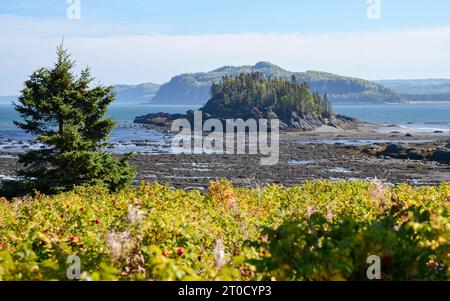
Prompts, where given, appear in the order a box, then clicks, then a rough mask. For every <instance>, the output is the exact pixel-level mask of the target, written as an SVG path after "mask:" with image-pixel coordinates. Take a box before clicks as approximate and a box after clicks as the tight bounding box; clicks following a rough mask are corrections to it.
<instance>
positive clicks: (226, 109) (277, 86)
mask: <svg viewBox="0 0 450 301" xmlns="http://www.w3.org/2000/svg"><path fill="white" fill-rule="evenodd" d="M200 111H201V112H202V114H203V120H207V119H211V118H215V119H219V120H221V121H223V122H225V121H226V120H229V119H233V120H236V119H243V120H248V119H255V120H260V119H267V120H272V119H279V120H280V129H281V130H299V131H311V130H315V129H317V128H320V127H323V126H329V127H333V128H341V129H348V128H353V127H354V126H355V125H356V124H357V123H359V122H358V121H357V120H356V119H354V118H350V117H346V116H342V115H336V114H335V113H334V112H333V108H332V105H331V102H330V101H329V100H328V97H327V95H326V94H325V95H323V96H321V95H319V93H316V92H312V91H311V90H310V88H309V86H308V84H306V83H303V84H299V83H298V82H297V79H296V78H295V76H293V77H292V79H291V80H290V81H288V80H284V79H278V78H266V77H264V75H263V74H262V73H259V72H256V73H248V74H244V73H243V74H240V75H239V76H224V77H223V78H222V80H221V81H220V82H219V83H214V84H213V85H212V87H211V98H210V100H209V101H208V102H207V103H206V105H205V106H203V107H202V108H201V109H200ZM180 118H184V119H187V120H190V121H193V118H194V111H188V112H187V113H186V114H167V113H157V114H148V115H144V116H139V117H136V119H135V121H134V122H135V123H138V124H144V125H148V126H150V127H152V128H156V129H160V130H161V129H163V130H166V131H167V130H169V129H170V125H171V123H172V122H173V121H174V120H176V119H180Z"/></svg>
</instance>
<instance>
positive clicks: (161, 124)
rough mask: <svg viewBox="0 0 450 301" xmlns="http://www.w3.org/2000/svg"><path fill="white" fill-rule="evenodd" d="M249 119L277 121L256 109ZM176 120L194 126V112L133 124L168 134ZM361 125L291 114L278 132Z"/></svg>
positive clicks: (152, 117)
mask: <svg viewBox="0 0 450 301" xmlns="http://www.w3.org/2000/svg"><path fill="white" fill-rule="evenodd" d="M248 117H249V118H253V119H255V120H259V119H267V120H271V119H277V118H278V116H277V115H276V114H275V113H274V112H272V111H269V112H265V113H262V112H260V111H259V110H257V109H256V108H255V109H254V110H252V114H251V116H248ZM201 118H202V120H208V119H212V118H214V119H219V120H221V121H222V123H223V124H225V122H226V120H225V119H223V118H220V117H218V116H215V115H211V114H208V113H205V112H202V117H201ZM177 119H186V120H188V121H189V122H190V123H191V124H194V119H195V117H194V111H192V110H191V111H188V112H187V113H186V114H167V113H156V114H147V115H143V116H138V117H136V118H135V120H134V123H136V124H143V125H145V126H148V127H149V128H151V129H155V130H157V131H163V132H169V131H170V129H171V125H172V122H173V121H175V120H177ZM360 124H362V123H361V122H359V121H358V120H356V119H354V118H351V117H347V116H342V115H333V116H331V117H329V118H323V117H320V116H317V115H316V114H313V113H306V114H304V115H301V116H299V115H298V114H297V113H295V112H292V114H291V118H290V120H289V121H288V122H281V123H280V130H285V131H289V130H290V131H314V130H316V129H317V128H320V127H323V126H328V127H332V128H336V129H352V128H356V127H357V126H358V125H360Z"/></svg>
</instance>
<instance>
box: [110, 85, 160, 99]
mask: <svg viewBox="0 0 450 301" xmlns="http://www.w3.org/2000/svg"><path fill="white" fill-rule="evenodd" d="M159 87H160V85H158V84H154V83H145V84H140V85H117V86H114V88H115V89H116V92H117V98H116V103H149V102H150V101H151V100H152V99H153V97H154V96H155V95H156V93H157V92H158V90H159Z"/></svg>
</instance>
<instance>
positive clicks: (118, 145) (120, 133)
mask: <svg viewBox="0 0 450 301" xmlns="http://www.w3.org/2000/svg"><path fill="white" fill-rule="evenodd" d="M196 108H197V107H193V106H160V105H158V106H156V105H139V104H131V105H123V104H116V105H112V106H111V108H110V109H109V111H108V116H109V117H113V118H114V119H115V120H116V121H117V126H116V127H115V129H114V130H113V131H112V133H111V135H110V142H111V143H113V145H114V149H112V151H113V152H119V153H122V152H161V151H164V149H166V148H167V147H168V141H167V136H165V135H163V134H161V133H158V132H156V131H153V130H148V129H145V128H144V127H142V126H139V125H136V124H133V120H134V118H135V117H136V116H141V115H145V114H148V113H158V112H167V113H172V114H174V113H185V112H186V111H188V110H190V109H196ZM13 120H20V117H19V115H18V114H17V112H16V111H15V110H14V107H13V106H12V105H9V104H0V152H2V151H3V152H5V151H7V152H17V151H22V150H24V149H29V148H39V147H41V146H40V145H39V144H34V143H33V142H32V140H33V136H31V135H29V134H27V133H24V132H23V131H21V130H20V129H18V128H17V127H16V126H15V125H14V123H13Z"/></svg>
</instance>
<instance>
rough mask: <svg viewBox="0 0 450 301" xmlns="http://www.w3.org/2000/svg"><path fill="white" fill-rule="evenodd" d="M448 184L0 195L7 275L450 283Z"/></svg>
mask: <svg viewBox="0 0 450 301" xmlns="http://www.w3.org/2000/svg"><path fill="white" fill-rule="evenodd" d="M449 213H450V184H442V185H441V186H439V187H423V188H417V187H411V186H408V185H400V186H398V187H396V188H388V187H386V186H385V185H384V184H382V183H381V182H377V181H375V182H372V183H367V182H340V183H332V182H316V183H305V184H303V185H301V186H297V187H292V188H283V187H280V186H276V185H273V186H268V187H266V188H264V189H262V190H260V189H249V188H234V187H232V185H231V184H230V183H229V182H226V181H223V182H216V183H211V185H210V187H209V190H208V192H206V193H201V192H200V191H198V190H194V191H189V192H185V191H183V190H172V189H169V188H168V187H166V186H161V185H158V184H152V185H150V184H142V185H140V186H139V187H128V188H126V189H125V190H122V191H119V192H116V193H111V192H109V191H108V190H107V189H105V188H102V187H79V188H76V189H75V190H74V191H72V192H66V193H62V194H59V195H56V196H52V197H50V196H44V195H37V196H35V197H33V198H32V197H29V198H23V199H16V200H12V201H11V200H9V201H7V200H6V199H0V280H52V279H55V280H66V279H67V278H66V277H67V276H66V271H67V269H68V267H69V265H70V263H69V264H68V263H67V259H68V257H69V256H71V255H77V256H79V258H80V260H81V279H83V280H202V279H204V280H233V279H236V280H367V276H366V271H367V269H368V267H369V264H367V258H368V256H370V255H377V256H379V257H380V258H381V262H382V266H381V272H382V279H384V280H448V279H449V274H450V264H449V256H450V255H449V254H450V248H449V243H448V242H449V235H450V223H449Z"/></svg>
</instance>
